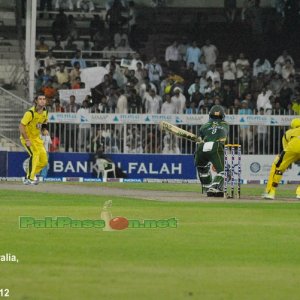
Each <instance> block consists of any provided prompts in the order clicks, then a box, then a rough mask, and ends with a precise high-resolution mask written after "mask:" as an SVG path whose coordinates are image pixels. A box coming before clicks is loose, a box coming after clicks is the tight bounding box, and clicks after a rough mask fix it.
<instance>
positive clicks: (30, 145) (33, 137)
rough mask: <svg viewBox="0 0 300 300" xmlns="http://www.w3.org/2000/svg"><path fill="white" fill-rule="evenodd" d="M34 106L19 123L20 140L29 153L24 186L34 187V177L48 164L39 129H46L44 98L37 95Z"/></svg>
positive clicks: (35, 181)
mask: <svg viewBox="0 0 300 300" xmlns="http://www.w3.org/2000/svg"><path fill="white" fill-rule="evenodd" d="M34 104H35V105H34V106H33V107H31V108H30V109H29V110H27V111H26V112H25V114H24V116H23V118H22V120H21V122H20V125H19V130H20V133H21V136H20V140H21V143H22V145H23V147H24V148H25V149H26V151H27V152H28V153H29V156H30V159H29V165H28V169H27V174H26V176H25V180H24V184H25V185H35V184H37V183H38V181H37V180H35V175H36V174H38V173H40V171H41V170H42V169H43V168H44V167H45V166H46V165H47V164H48V157H47V153H46V149H45V147H44V144H43V140H42V139H41V129H42V128H45V127H47V121H48V111H47V110H46V97H45V96H44V95H38V96H37V97H35V99H34Z"/></svg>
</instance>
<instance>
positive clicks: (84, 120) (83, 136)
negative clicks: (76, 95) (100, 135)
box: [77, 100, 91, 152]
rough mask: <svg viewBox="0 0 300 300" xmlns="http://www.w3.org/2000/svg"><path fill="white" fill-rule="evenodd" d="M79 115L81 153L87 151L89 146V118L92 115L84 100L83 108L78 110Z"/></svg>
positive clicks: (79, 146) (79, 145)
mask: <svg viewBox="0 0 300 300" xmlns="http://www.w3.org/2000/svg"><path fill="white" fill-rule="evenodd" d="M77 114H78V115H80V121H81V123H80V124H79V135H78V149H79V151H84V152H86V151H87V144H88V140H89V138H90V131H91V124H90V123H88V116H89V114H90V110H89V103H88V101H87V100H83V102H82V106H81V108H79V109H78V111H77Z"/></svg>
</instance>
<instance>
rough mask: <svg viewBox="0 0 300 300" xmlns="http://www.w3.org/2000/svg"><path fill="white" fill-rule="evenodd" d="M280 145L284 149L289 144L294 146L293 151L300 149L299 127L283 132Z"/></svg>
mask: <svg viewBox="0 0 300 300" xmlns="http://www.w3.org/2000/svg"><path fill="white" fill-rule="evenodd" d="M282 146H283V149H284V150H286V148H287V147H288V146H289V148H290V147H292V148H294V150H295V152H298V151H300V127H298V128H294V129H289V130H287V131H286V132H285V134H284V136H283V137H282Z"/></svg>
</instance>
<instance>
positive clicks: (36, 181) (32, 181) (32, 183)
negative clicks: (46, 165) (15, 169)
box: [23, 179, 39, 185]
mask: <svg viewBox="0 0 300 300" xmlns="http://www.w3.org/2000/svg"><path fill="white" fill-rule="evenodd" d="M23 184H24V185H38V184H39V182H38V180H31V179H25V180H24V182H23Z"/></svg>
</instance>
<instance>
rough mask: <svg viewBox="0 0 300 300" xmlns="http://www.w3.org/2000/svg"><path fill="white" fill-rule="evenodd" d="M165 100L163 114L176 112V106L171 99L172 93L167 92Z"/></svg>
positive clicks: (162, 107)
mask: <svg viewBox="0 0 300 300" xmlns="http://www.w3.org/2000/svg"><path fill="white" fill-rule="evenodd" d="M164 98H165V102H164V103H163V104H162V106H161V114H176V107H175V105H174V103H173V102H172V101H171V95H170V94H165V96H164Z"/></svg>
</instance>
